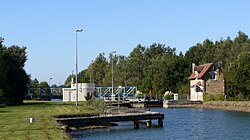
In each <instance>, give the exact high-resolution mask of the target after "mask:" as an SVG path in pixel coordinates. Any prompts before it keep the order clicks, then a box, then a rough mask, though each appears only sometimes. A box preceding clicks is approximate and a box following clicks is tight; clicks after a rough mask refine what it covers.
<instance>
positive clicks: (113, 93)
mask: <svg viewBox="0 0 250 140" xmlns="http://www.w3.org/2000/svg"><path fill="white" fill-rule="evenodd" d="M113 53H116V51H113V52H111V59H112V97H111V99H112V101H114V100H115V98H114V64H113V63H114V62H113Z"/></svg>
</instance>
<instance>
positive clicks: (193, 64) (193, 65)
mask: <svg viewBox="0 0 250 140" xmlns="http://www.w3.org/2000/svg"><path fill="white" fill-rule="evenodd" d="M194 67H195V63H192V73H194Z"/></svg>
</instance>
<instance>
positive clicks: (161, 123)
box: [158, 119, 163, 127]
mask: <svg viewBox="0 0 250 140" xmlns="http://www.w3.org/2000/svg"><path fill="white" fill-rule="evenodd" d="M158 126H159V127H163V121H162V119H158Z"/></svg>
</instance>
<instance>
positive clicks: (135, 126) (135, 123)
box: [134, 121, 139, 129]
mask: <svg viewBox="0 0 250 140" xmlns="http://www.w3.org/2000/svg"><path fill="white" fill-rule="evenodd" d="M134 129H139V122H138V121H134Z"/></svg>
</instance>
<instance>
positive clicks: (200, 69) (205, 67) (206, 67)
mask: <svg viewBox="0 0 250 140" xmlns="http://www.w3.org/2000/svg"><path fill="white" fill-rule="evenodd" d="M212 65H213V63H208V64H203V65H199V66H195V68H194V70H195V71H197V72H198V77H197V78H198V79H201V78H202V76H203V75H204V74H205V73H206V72H207V71H208V70H209V68H210V67H211V66H212ZM188 79H189V80H191V79H195V73H194V72H193V73H192V74H191V75H190V76H189V78H188Z"/></svg>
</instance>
